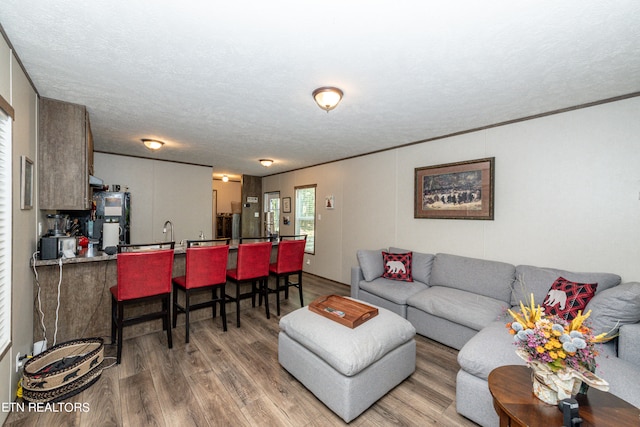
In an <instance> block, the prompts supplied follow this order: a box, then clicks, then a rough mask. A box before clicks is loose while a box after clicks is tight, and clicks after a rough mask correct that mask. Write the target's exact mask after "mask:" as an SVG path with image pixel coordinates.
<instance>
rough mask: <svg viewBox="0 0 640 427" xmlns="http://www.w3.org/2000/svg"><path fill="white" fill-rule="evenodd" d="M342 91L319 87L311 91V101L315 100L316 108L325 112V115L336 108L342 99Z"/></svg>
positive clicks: (335, 88) (334, 88)
mask: <svg viewBox="0 0 640 427" xmlns="http://www.w3.org/2000/svg"><path fill="white" fill-rule="evenodd" d="M342 95H343V93H342V91H341V90H340V89H338V88H337V87H330V86H326V87H319V88H318V89H316V90H314V91H313V99H315V100H316V103H317V104H318V107H320V108H322V109H323V110H325V111H326V112H327V113H328V112H329V110H333V109H334V108H336V107H337V106H338V103H339V102H340V100H341V99H342Z"/></svg>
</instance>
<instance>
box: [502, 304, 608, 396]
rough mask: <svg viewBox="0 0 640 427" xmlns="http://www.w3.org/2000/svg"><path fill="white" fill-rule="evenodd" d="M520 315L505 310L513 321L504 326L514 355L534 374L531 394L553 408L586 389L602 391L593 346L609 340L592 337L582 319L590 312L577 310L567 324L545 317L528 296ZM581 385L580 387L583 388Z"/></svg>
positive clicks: (555, 317)
mask: <svg viewBox="0 0 640 427" xmlns="http://www.w3.org/2000/svg"><path fill="white" fill-rule="evenodd" d="M520 310H521V312H520V313H515V312H513V311H512V310H508V311H509V314H510V315H511V317H513V319H514V320H513V322H509V323H507V328H508V329H509V333H511V334H512V335H513V336H514V344H515V345H516V346H517V347H518V348H517V350H516V353H517V354H518V355H519V356H520V357H521V358H522V359H524V360H525V361H526V362H527V365H528V366H530V367H531V368H532V369H533V371H534V376H533V380H534V381H533V392H534V394H535V395H536V396H537V397H538V398H539V399H541V400H542V401H544V402H546V403H549V404H552V405H555V404H557V403H558V401H559V400H562V399H565V398H568V397H571V396H572V395H574V394H576V393H579V392H586V386H587V385H588V386H592V387H595V388H598V389H600V390H603V391H607V390H608V389H609V384H608V383H607V382H606V381H604V380H603V379H601V378H598V377H597V376H596V375H595V374H594V372H595V369H596V361H595V358H596V356H597V355H598V351H597V349H596V344H598V343H601V342H605V341H607V340H609V339H611V338H613V337H608V336H607V335H608V334H607V333H603V334H600V335H596V336H594V335H593V333H592V331H591V329H590V328H589V327H588V326H587V325H586V324H585V320H587V319H588V318H589V316H590V315H591V311H589V312H588V313H587V314H584V315H583V314H582V312H581V311H579V312H578V315H577V316H576V317H575V318H574V319H573V320H572V321H570V322H568V321H565V320H564V319H562V318H560V317H557V316H550V317H545V315H544V313H543V311H542V308H541V307H540V306H539V305H538V306H536V305H535V303H534V299H533V294H532V295H531V302H530V304H529V306H525V305H524V304H523V303H522V302H521V303H520ZM583 384H584V386H583Z"/></svg>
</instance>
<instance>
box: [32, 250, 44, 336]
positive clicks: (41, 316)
mask: <svg viewBox="0 0 640 427" xmlns="http://www.w3.org/2000/svg"><path fill="white" fill-rule="evenodd" d="M39 253H40V251H35V252H34V253H33V255H31V259H32V261H33V262H32V263H31V265H32V266H33V274H34V275H35V276H36V285H37V286H38V311H39V312H40V325H41V326H42V335H43V339H44V340H45V341H47V327H46V326H44V312H43V311H42V299H41V298H40V280H39V279H38V271H37V270H36V255H37V254H39Z"/></svg>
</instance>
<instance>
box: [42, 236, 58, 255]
mask: <svg viewBox="0 0 640 427" xmlns="http://www.w3.org/2000/svg"><path fill="white" fill-rule="evenodd" d="M56 258H58V238H57V237H53V236H44V237H42V238H41V239H40V259H56Z"/></svg>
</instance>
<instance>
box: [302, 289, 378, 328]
mask: <svg viewBox="0 0 640 427" xmlns="http://www.w3.org/2000/svg"><path fill="white" fill-rule="evenodd" d="M309 310H311V311H313V312H314V313H317V314H319V315H320V316H324V317H326V318H327V319H331V320H333V321H334V322H338V323H340V324H341V325H344V326H347V327H349V328H351V329H353V328H355V327H357V326H360V325H362V324H363V323H364V322H366V321H367V320H369V319H372V318H374V317H376V316H377V315H378V309H377V308H375V307H371V306H370V305H366V304H363V303H361V302H358V301H354V300H352V299H349V298H345V297H341V296H339V295H325V296H322V297H319V298H316V299H315V300H314V301H313V302H312V303H311V304H309Z"/></svg>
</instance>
